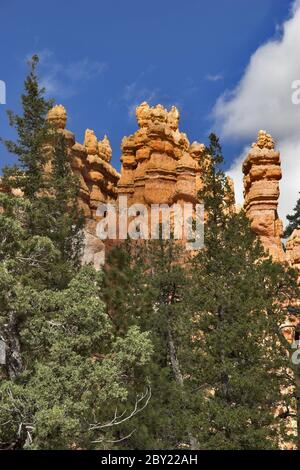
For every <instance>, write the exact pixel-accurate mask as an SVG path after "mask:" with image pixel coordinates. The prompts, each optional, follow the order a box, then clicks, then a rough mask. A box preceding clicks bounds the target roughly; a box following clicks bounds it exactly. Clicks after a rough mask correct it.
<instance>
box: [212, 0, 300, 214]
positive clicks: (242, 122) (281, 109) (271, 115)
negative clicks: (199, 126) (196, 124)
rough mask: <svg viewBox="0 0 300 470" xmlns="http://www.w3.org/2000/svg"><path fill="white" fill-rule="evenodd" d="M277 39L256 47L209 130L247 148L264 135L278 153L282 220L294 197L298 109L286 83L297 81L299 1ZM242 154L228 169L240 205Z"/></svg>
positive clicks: (299, 168)
mask: <svg viewBox="0 0 300 470" xmlns="http://www.w3.org/2000/svg"><path fill="white" fill-rule="evenodd" d="M291 15H292V16H291V18H289V19H288V20H287V21H285V22H284V24H283V25H282V28H281V35H280V37H279V38H276V39H272V40H270V41H268V42H267V43H265V44H263V45H262V46H260V47H259V48H258V49H257V50H256V51H255V53H254V54H253V55H252V57H251V58H250V62H249V64H248V66H247V68H246V70H245V72H244V75H243V77H242V78H241V80H240V82H239V83H238V85H237V86H236V88H235V89H234V90H232V91H230V92H226V93H224V94H223V95H222V96H221V97H220V98H219V99H218V101H217V103H216V105H215V108H214V112H213V115H214V118H215V125H216V127H217V128H218V129H219V130H220V133H221V136H222V137H223V139H227V140H229V139H235V140H239V141H241V142H244V144H246V143H247V144H250V143H251V142H253V141H254V140H255V138H256V135H257V131H258V130H259V129H265V130H267V131H268V132H270V133H271V134H272V135H273V137H274V138H275V140H276V141H277V148H278V149H279V150H280V151H281V159H282V171H283V179H282V182H281V197H280V205H279V212H280V215H281V217H282V218H283V219H284V218H285V216H286V214H287V213H290V212H291V210H292V209H293V207H294V205H295V202H296V200H297V198H298V192H299V191H300V105H298V106H296V105H295V104H293V103H292V92H293V90H292V83H293V82H294V80H298V79H300V60H299V57H300V0H297V1H296V2H294V3H293V8H292V14H291ZM244 156H245V150H243V152H242V153H241V155H240V156H239V157H238V158H237V160H236V161H235V162H234V164H233V165H232V167H231V168H230V171H229V174H230V175H231V176H232V177H233V178H234V179H235V180H236V182H237V183H236V186H237V188H236V193H237V200H238V202H239V203H241V201H242V186H241V183H240V181H241V171H242V169H241V163H242V160H243V157H244Z"/></svg>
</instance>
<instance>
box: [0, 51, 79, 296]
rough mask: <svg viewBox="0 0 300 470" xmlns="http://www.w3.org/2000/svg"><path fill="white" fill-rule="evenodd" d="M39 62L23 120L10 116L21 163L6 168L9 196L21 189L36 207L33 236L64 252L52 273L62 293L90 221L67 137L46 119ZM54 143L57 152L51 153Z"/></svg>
mask: <svg viewBox="0 0 300 470" xmlns="http://www.w3.org/2000/svg"><path fill="white" fill-rule="evenodd" d="M38 62H39V59H38V57H37V56H36V55H34V56H33V57H32V60H31V62H30V64H29V65H30V71H29V74H28V76H27V78H26V80H25V83H24V88H25V91H24V93H23V95H22V99H21V101H22V108H23V112H22V115H16V114H14V113H13V112H12V111H9V113H8V114H9V122H10V125H11V126H13V127H14V128H15V130H16V132H17V141H16V142H13V141H7V140H4V139H2V142H3V143H4V144H5V145H6V147H7V149H8V150H9V151H10V152H11V153H13V154H15V155H16V156H17V158H18V163H17V164H16V165H15V166H13V167H6V168H5V169H4V176H3V180H2V183H3V185H4V187H6V189H7V191H13V188H18V189H19V190H21V191H22V193H23V197H24V199H28V201H29V202H30V204H29V205H28V210H29V211H30V213H29V216H28V224H27V230H28V233H29V234H30V235H31V236H45V237H47V238H49V239H50V240H51V241H52V242H53V243H54V246H55V248H56V249H57V250H58V252H59V253H60V256H59V257H58V258H57V260H56V265H55V266H54V265H52V268H51V279H52V280H51V282H52V284H56V286H57V287H58V288H60V287H65V286H66V285H67V284H68V282H69V280H70V279H71V278H72V276H73V275H74V273H75V272H76V270H77V269H78V267H79V261H80V256H81V245H82V229H83V225H84V219H83V215H82V214H81V212H80V211H79V209H78V204H77V196H78V192H79V182H78V180H77V178H76V177H75V176H74V175H73V173H72V170H71V167H70V162H69V157H68V150H67V147H66V143H65V141H64V136H63V134H60V133H59V132H58V131H56V130H55V129H53V128H51V126H50V125H49V123H48V121H47V119H46V117H47V112H48V110H49V109H50V108H51V106H52V105H53V101H52V100H47V99H45V97H44V95H45V90H44V89H43V88H40V85H39V79H38V76H37V65H38ZM49 144H51V145H50V147H52V148H53V151H50V152H49Z"/></svg>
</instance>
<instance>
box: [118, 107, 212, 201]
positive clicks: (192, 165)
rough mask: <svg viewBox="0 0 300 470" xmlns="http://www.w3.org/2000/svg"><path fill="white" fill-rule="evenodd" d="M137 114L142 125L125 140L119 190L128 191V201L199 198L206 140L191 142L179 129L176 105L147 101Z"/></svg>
mask: <svg viewBox="0 0 300 470" xmlns="http://www.w3.org/2000/svg"><path fill="white" fill-rule="evenodd" d="M136 118H137V122H138V125H139V129H138V130H137V131H136V132H135V134H133V135H131V136H129V137H124V139H123V141H122V147H121V148H122V157H121V162H122V169H121V178H120V180H119V183H118V194H119V195H126V196H127V197H128V204H133V203H143V204H145V205H151V204H169V205H171V204H173V203H184V202H193V203H194V202H196V195H197V190H198V189H199V188H200V186H201V176H200V169H199V165H198V160H199V159H200V158H201V157H202V156H203V153H204V146H203V144H198V143H197V142H194V143H193V144H192V145H190V143H189V140H188V138H187V136H186V134H184V133H182V132H180V131H179V129H178V123H179V111H178V110H177V108H176V107H174V106H173V107H172V108H171V110H170V111H167V110H166V109H165V108H164V107H163V106H161V105H157V106H155V107H150V106H149V105H148V104H147V103H145V102H144V103H142V104H141V105H140V106H138V107H137V109H136Z"/></svg>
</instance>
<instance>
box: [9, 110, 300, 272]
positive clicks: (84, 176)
mask: <svg viewBox="0 0 300 470" xmlns="http://www.w3.org/2000/svg"><path fill="white" fill-rule="evenodd" d="M179 117H180V115H179V111H178V109H177V108H176V107H175V106H173V107H172V108H171V109H170V110H169V111H168V110H167V109H165V108H164V107H163V106H162V105H160V104H158V105H156V106H154V107H151V106H149V104H148V103H146V102H143V103H142V104H140V105H139V106H138V107H137V108H136V118H137V123H138V126H139V128H138V130H137V131H136V132H135V133H134V134H133V135H130V136H128V137H124V138H123V140H122V145H121V150H122V156H121V164H122V165H121V174H119V173H118V172H117V171H116V170H115V169H114V167H113V166H112V165H111V164H110V161H111V158H112V149H111V146H110V142H109V139H108V137H107V136H106V135H105V136H104V137H103V139H102V140H98V139H97V137H96V135H95V133H94V131H93V130H90V129H86V131H85V137H84V143H83V144H80V143H78V142H76V141H75V136H74V134H73V133H72V132H70V131H69V130H67V129H66V124H67V112H66V110H65V108H64V106H62V105H57V106H54V107H53V108H52V109H51V110H50V111H49V113H48V117H47V119H48V121H49V123H50V124H51V126H52V127H53V128H55V129H56V131H58V132H61V133H62V134H63V135H64V137H65V141H66V145H67V148H68V152H69V158H70V165H71V167H72V170H73V172H74V174H76V175H77V176H78V178H79V182H80V193H79V199H78V204H79V207H80V208H82V209H83V212H84V215H85V217H86V239H85V250H84V254H83V260H84V262H86V263H90V262H94V264H95V266H96V267H99V266H100V265H101V264H102V263H103V260H104V256H103V253H102V252H101V250H102V251H103V247H104V244H103V242H102V241H101V240H99V239H98V238H97V237H96V224H97V216H96V210H97V207H98V206H99V204H100V203H112V202H118V198H119V197H120V196H124V195H125V196H127V198H128V205H131V204H133V203H142V204H145V205H146V206H150V205H151V204H168V205H172V204H173V203H178V204H181V205H182V204H184V203H185V202H189V203H193V204H194V203H196V201H197V193H198V191H199V190H200V189H201V187H202V175H201V172H202V171H203V168H205V164H204V163H205V162H204V160H203V159H204V158H207V157H205V145H204V144H201V143H198V142H193V143H192V144H190V142H189V140H188V138H187V136H186V134H185V133H183V132H180V130H179V128H178V124H179ZM52 150H53V143H51V142H49V143H48V145H47V146H46V151H49V152H51V151H52ZM200 163H201V164H200ZM45 171H46V172H47V171H51V162H50V163H49V164H47V167H46V168H45ZM243 173H244V198H245V202H244V208H245V211H246V214H247V216H248V217H249V219H250V221H251V228H252V230H253V231H254V232H255V233H256V234H257V235H258V236H259V237H260V239H261V242H262V244H263V246H264V248H265V249H266V251H267V252H268V253H269V254H270V255H271V256H272V257H273V259H274V260H275V261H279V262H288V263H289V265H290V266H293V267H296V268H298V269H300V228H299V229H298V230H295V231H294V233H293V234H292V235H291V237H290V239H289V240H288V241H287V243H286V248H284V246H283V244H282V235H283V224H282V221H281V220H280V218H279V217H278V212H277V208H278V201H279V195H280V192H279V181H280V179H281V177H282V174H281V165H280V153H279V151H277V150H275V144H274V140H273V138H272V137H271V136H270V135H269V134H267V132H266V131H262V130H261V131H259V133H258V138H257V141H256V142H255V143H253V144H252V147H251V150H250V152H249V154H248V156H247V158H246V159H245V161H244V164H243ZM228 183H229V187H230V188H231V193H232V194H231V196H232V197H231V196H230V197H231V199H232V201H234V184H233V181H232V180H231V179H230V178H228ZM0 191H5V188H4V187H2V186H1V178H0ZM14 193H15V194H16V196H21V195H22V194H21V192H20V191H19V190H17V189H16V190H14ZM233 210H236V211H237V210H239V208H237V207H235V206H233Z"/></svg>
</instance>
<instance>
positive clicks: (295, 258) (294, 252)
mask: <svg viewBox="0 0 300 470" xmlns="http://www.w3.org/2000/svg"><path fill="white" fill-rule="evenodd" d="M286 257H287V261H288V262H289V264H290V265H291V266H293V267H294V268H297V269H299V270H300V229H297V230H294V231H293V233H292V235H291V236H290V238H289V239H288V241H287V242H286Z"/></svg>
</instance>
